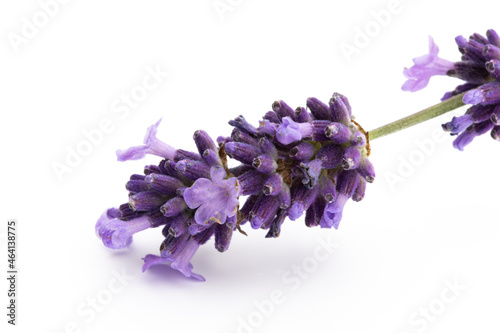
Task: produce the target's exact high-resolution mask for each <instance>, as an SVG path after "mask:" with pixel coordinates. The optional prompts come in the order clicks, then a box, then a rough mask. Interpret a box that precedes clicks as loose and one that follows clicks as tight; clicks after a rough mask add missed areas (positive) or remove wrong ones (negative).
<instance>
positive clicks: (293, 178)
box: [218, 93, 375, 237]
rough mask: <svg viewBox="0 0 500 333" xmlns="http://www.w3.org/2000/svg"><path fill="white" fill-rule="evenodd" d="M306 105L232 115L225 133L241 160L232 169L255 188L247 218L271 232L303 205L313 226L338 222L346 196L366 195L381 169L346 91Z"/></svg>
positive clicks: (244, 185) (230, 150) (244, 188)
mask: <svg viewBox="0 0 500 333" xmlns="http://www.w3.org/2000/svg"><path fill="white" fill-rule="evenodd" d="M307 108H308V109H309V111H308V110H307V109H306V108H303V107H298V108H297V109H295V110H294V109H292V108H291V107H290V106H288V105H287V104H286V103H285V102H283V101H276V102H274V103H273V105H272V111H269V112H267V113H266V114H265V115H264V117H263V120H262V121H260V124H259V126H258V127H254V126H252V125H251V124H249V123H248V122H247V121H246V120H245V119H244V118H243V116H239V117H238V118H236V119H235V120H233V121H230V122H229V124H230V125H232V126H233V127H234V129H233V131H232V133H231V136H230V137H228V138H225V137H219V138H218V141H219V143H220V144H221V145H223V146H224V149H225V152H226V153H227V155H228V156H229V157H231V158H233V159H236V160H238V161H239V162H241V163H242V164H241V165H240V166H238V167H236V168H234V169H232V170H231V173H232V174H234V175H235V176H236V177H237V178H238V181H239V183H240V186H241V192H242V195H248V198H247V200H246V202H245V204H244V205H243V206H242V208H241V209H240V213H241V215H242V219H241V221H240V224H243V223H245V222H247V221H249V222H250V225H251V227H252V228H253V229H259V228H261V229H266V230H267V229H269V231H268V233H267V235H266V237H278V236H279V234H280V230H281V226H282V224H283V222H284V221H285V219H286V217H288V218H289V219H290V220H292V221H294V220H296V219H298V218H299V217H301V216H302V215H303V214H304V213H305V223H306V225H307V226H309V227H313V226H321V227H322V228H331V227H334V228H337V227H338V225H339V223H340V220H341V218H342V210H343V207H344V205H345V203H346V202H347V200H348V199H350V198H352V199H353V200H354V201H360V200H361V199H363V197H364V195H365V188H366V183H367V182H370V183H371V182H373V180H374V177H375V173H374V170H373V166H372V164H371V163H370V161H369V160H368V158H367V157H368V154H369V151H368V150H367V135H366V133H365V132H364V131H363V130H362V129H360V127H359V126H358V125H357V124H356V123H355V122H353V121H352V115H351V107H350V105H349V102H348V100H347V98H346V97H344V96H343V95H341V94H338V93H335V94H333V96H332V98H331V99H330V101H329V104H328V105H327V104H325V103H323V102H321V101H320V100H318V99H316V98H309V99H308V100H307Z"/></svg>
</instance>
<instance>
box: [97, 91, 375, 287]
mask: <svg viewBox="0 0 500 333" xmlns="http://www.w3.org/2000/svg"><path fill="white" fill-rule="evenodd" d="M307 106H308V108H309V110H310V111H308V110H307V109H305V108H303V107H299V108H297V109H296V110H293V109H292V108H291V107H289V106H288V105H287V104H286V103H284V102H283V101H279V102H274V103H273V105H272V111H269V112H267V113H266V114H265V115H264V117H263V120H262V121H261V122H260V123H259V126H258V127H255V126H253V125H251V124H249V123H248V122H247V121H246V120H245V118H243V116H239V117H238V118H236V119H235V120H233V121H230V122H229V123H230V124H231V125H232V126H233V127H234V129H233V132H232V134H231V136H230V137H219V138H218V140H217V141H218V146H217V145H216V144H215V142H213V141H212V139H211V138H210V137H209V136H208V134H207V133H206V132H204V131H197V132H195V134H194V136H193V139H194V142H195V144H196V147H197V148H198V152H197V153H196V152H189V151H185V150H181V149H174V148H172V147H170V146H169V145H167V144H165V143H163V142H161V141H159V140H158V139H157V138H156V131H157V128H158V125H159V123H160V122H157V123H156V124H155V125H153V126H151V127H150V128H149V129H148V132H147V134H146V138H145V140H144V145H142V146H136V147H132V148H129V149H127V150H125V151H119V152H118V153H117V155H118V160H120V161H124V160H129V159H138V158H142V157H143V156H144V155H146V154H154V155H158V156H160V157H163V158H164V159H163V160H162V161H161V162H160V163H159V164H158V165H148V166H146V167H145V168H144V174H143V175H139V174H134V175H132V176H131V177H130V180H129V181H128V182H127V183H126V185H125V187H126V189H127V190H128V191H129V199H128V202H127V203H124V204H122V205H120V206H119V208H111V209H108V210H107V211H106V212H104V213H103V215H102V216H101V218H100V219H99V220H98V222H97V224H96V232H97V235H98V237H100V238H101V239H102V241H103V243H104V245H106V246H107V247H109V248H112V249H118V248H124V247H127V246H129V245H130V244H131V242H132V235H133V234H134V233H136V232H139V231H142V230H146V229H149V228H156V227H160V226H161V227H162V234H163V236H164V240H163V242H162V244H161V246H160V253H159V255H154V254H148V255H146V256H145V257H144V258H143V260H144V265H143V271H145V270H147V269H148V268H149V267H151V266H153V265H158V264H168V265H170V267H172V268H174V269H176V270H178V271H180V272H181V273H182V274H184V275H185V276H186V277H192V278H195V279H198V280H202V281H204V278H203V276H201V275H199V274H196V273H194V272H193V266H192V264H191V263H190V261H191V259H192V258H193V256H194V255H195V253H196V251H197V250H198V248H199V247H200V245H203V244H205V243H206V242H207V241H208V240H209V239H211V238H212V236H214V237H213V238H214V242H215V248H216V249H217V250H218V251H219V252H224V251H226V250H227V249H228V248H229V245H230V242H231V239H232V236H233V232H234V230H239V231H241V232H242V233H244V232H243V231H242V229H241V226H242V225H244V224H245V223H247V222H249V224H250V227H251V228H252V229H265V230H268V233H267V235H266V237H278V236H279V235H280V232H281V227H282V225H283V223H284V221H285V220H286V218H287V217H289V218H290V219H291V220H296V219H298V218H300V217H301V216H303V215H304V213H305V222H306V225H307V226H309V227H312V226H318V225H319V226H321V227H323V228H332V227H334V228H338V226H339V223H340V220H341V218H342V211H343V207H344V205H345V204H346V202H347V201H348V200H349V199H351V198H352V199H353V200H354V201H360V200H362V199H363V197H364V194H365V189H366V183H367V182H369V183H371V182H373V180H374V177H375V172H374V170H373V166H372V165H371V163H370V161H369V160H368V153H369V146H368V144H367V141H368V136H367V133H365V132H364V130H363V129H361V127H360V126H359V125H358V124H357V123H356V122H354V121H352V119H351V118H352V114H351V107H350V105H349V102H348V100H347V98H346V97H345V96H343V95H340V94H337V93H335V94H334V95H333V97H332V98H331V99H330V102H329V104H324V103H323V102H321V101H319V100H318V99H316V98H309V99H308V100H307ZM227 157H230V158H234V159H235V160H237V161H239V162H240V163H241V164H240V165H238V166H236V167H234V168H230V169H229V168H228V166H227ZM240 196H248V197H247V200H246V201H245V203H244V204H243V206H242V207H240V204H239V197H240Z"/></svg>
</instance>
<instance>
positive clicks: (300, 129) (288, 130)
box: [276, 117, 312, 145]
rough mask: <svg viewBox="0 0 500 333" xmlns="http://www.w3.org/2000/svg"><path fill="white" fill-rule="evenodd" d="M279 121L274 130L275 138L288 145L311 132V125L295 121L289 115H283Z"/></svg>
mask: <svg viewBox="0 0 500 333" xmlns="http://www.w3.org/2000/svg"><path fill="white" fill-rule="evenodd" d="M281 121H282V123H281V124H280V125H279V126H278V129H277V130H276V140H278V142H279V143H282V144H284V145H288V144H290V143H292V142H296V141H300V140H301V139H302V138H303V137H307V136H310V135H311V134H312V126H311V125H310V124H308V123H296V122H294V121H293V120H292V118H290V117H284V118H283V119H282V120H281Z"/></svg>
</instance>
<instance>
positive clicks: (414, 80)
mask: <svg viewBox="0 0 500 333" xmlns="http://www.w3.org/2000/svg"><path fill="white" fill-rule="evenodd" d="M455 41H456V43H457V45H458V50H459V51H460V53H461V54H462V57H461V60H460V61H457V62H451V61H448V60H444V59H441V58H439V57H438V53H439V48H438V47H437V45H436V44H435V43H434V41H433V40H432V38H430V37H429V54H428V55H424V56H421V57H418V58H415V59H413V62H414V65H413V66H412V67H411V68H407V69H405V71H404V74H405V76H406V77H407V79H408V80H407V81H406V82H405V84H404V85H403V87H402V89H403V90H407V91H417V90H420V89H422V88H424V87H425V86H426V85H427V83H428V82H429V79H430V78H431V77H432V76H434V75H447V76H451V77H456V78H459V79H461V80H463V81H465V83H464V84H461V85H459V86H457V87H456V88H455V89H454V90H453V91H450V92H447V93H446V94H445V95H444V96H443V98H442V100H446V99H448V98H450V97H452V96H455V95H458V94H461V93H464V92H465V94H464V96H463V102H464V103H465V104H471V105H472V106H471V107H470V108H469V109H468V110H467V112H466V113H465V114H464V115H463V116H460V117H453V119H452V120H451V121H450V122H448V123H446V124H443V129H444V130H445V131H447V132H450V133H451V135H458V137H457V138H456V139H455V140H454V142H453V146H454V147H455V148H457V149H459V150H463V149H464V147H465V146H467V145H468V144H469V143H471V142H472V140H473V139H474V138H475V137H477V136H479V135H481V134H484V133H486V132H488V131H489V132H490V134H491V136H492V138H493V139H495V140H500V37H499V36H498V34H497V33H496V32H495V31H494V30H491V29H490V30H488V31H487V32H486V37H484V36H482V35H480V34H477V33H475V34H473V35H472V36H470V38H469V40H467V39H466V38H464V37H463V36H458V37H456V38H455Z"/></svg>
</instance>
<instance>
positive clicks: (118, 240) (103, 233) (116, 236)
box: [95, 208, 151, 249]
mask: <svg viewBox="0 0 500 333" xmlns="http://www.w3.org/2000/svg"><path fill="white" fill-rule="evenodd" d="M149 227H151V223H150V221H149V219H148V217H147V216H142V217H138V218H135V219H132V220H130V221H122V220H120V219H119V218H118V210H117V209H115V208H111V209H108V210H106V211H105V212H104V213H103V214H102V215H101V217H100V218H99V220H98V221H97V224H96V227H95V229H96V234H97V236H98V237H100V238H101V239H102V242H103V244H104V245H105V246H106V247H109V248H110V249H122V248H125V247H128V246H129V245H130V244H131V243H132V235H133V234H135V233H136V232H139V231H142V230H145V229H148V228H149Z"/></svg>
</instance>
